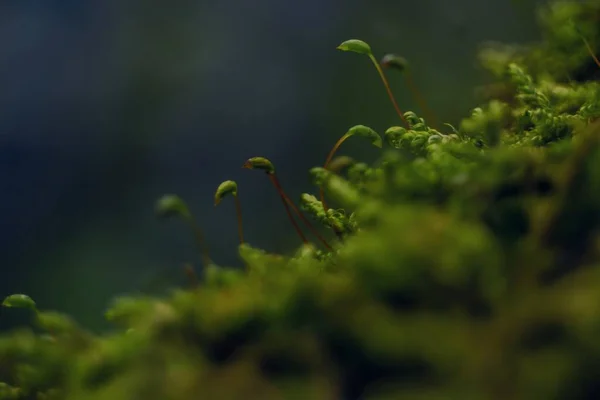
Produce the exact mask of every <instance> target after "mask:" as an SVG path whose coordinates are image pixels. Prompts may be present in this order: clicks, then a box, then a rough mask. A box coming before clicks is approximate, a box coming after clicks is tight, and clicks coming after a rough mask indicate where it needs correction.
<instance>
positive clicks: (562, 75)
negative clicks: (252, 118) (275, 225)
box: [0, 2, 600, 400]
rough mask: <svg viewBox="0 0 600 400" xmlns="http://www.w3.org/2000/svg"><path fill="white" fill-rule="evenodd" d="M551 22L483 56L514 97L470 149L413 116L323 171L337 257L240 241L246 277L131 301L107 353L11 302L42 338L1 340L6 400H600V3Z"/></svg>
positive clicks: (117, 311)
mask: <svg viewBox="0 0 600 400" xmlns="http://www.w3.org/2000/svg"><path fill="white" fill-rule="evenodd" d="M541 15H542V29H543V30H544V31H543V33H544V38H545V41H544V42H543V43H540V44H537V45H534V46H530V47H529V48H527V49H526V51H524V50H521V49H514V48H510V47H505V48H503V49H502V48H498V47H496V48H494V49H492V50H488V51H487V52H484V53H482V54H483V57H484V58H485V60H484V61H485V63H484V64H485V65H487V66H488V67H489V68H490V70H491V71H493V72H495V73H496V79H497V81H498V82H497V83H499V84H500V85H502V86H503V87H504V88H505V91H504V92H503V95H502V96H501V98H500V97H499V98H491V99H489V101H487V102H485V103H483V104H481V105H480V106H479V107H477V108H476V109H475V110H473V112H472V113H471V115H470V116H468V117H467V118H465V119H464V120H463V121H462V122H461V124H460V126H459V129H458V130H457V129H454V128H453V127H452V126H449V125H447V128H448V129H446V132H442V131H440V130H436V129H434V128H432V127H430V126H429V125H428V124H427V121H425V120H424V119H423V118H421V117H420V116H419V115H417V114H415V113H414V112H406V113H404V114H403V115H401V116H402V119H403V120H404V121H406V126H403V127H399V126H396V127H390V128H389V129H388V130H387V131H386V134H385V139H386V140H385V141H386V143H387V146H384V148H383V149H382V155H381V158H380V160H378V161H377V162H376V163H374V164H373V165H368V164H365V163H361V162H354V161H352V162H348V163H347V164H348V165H347V167H348V168H347V169H346V171H345V172H344V173H342V172H341V168H340V171H338V170H333V171H332V170H331V169H326V168H321V167H315V168H312V169H311V170H310V172H311V174H312V176H313V177H314V180H315V186H316V188H315V192H317V191H318V190H319V189H320V188H322V189H323V191H324V194H325V196H326V197H327V199H328V201H331V202H332V204H331V207H329V208H327V207H325V206H324V204H323V203H322V202H321V200H320V199H319V198H318V197H317V196H316V195H315V194H310V193H305V194H303V195H302V197H301V199H300V205H301V208H302V209H303V210H304V211H305V212H307V213H308V214H309V215H310V217H312V219H313V220H314V221H315V222H316V223H319V224H320V225H322V227H323V228H325V230H327V231H328V233H329V236H331V238H330V240H331V243H332V249H331V250H330V249H328V248H323V249H319V248H317V246H316V244H312V243H303V244H302V245H301V246H299V248H298V250H297V251H296V252H295V253H294V254H293V255H291V256H288V255H277V254H271V253H269V252H268V250H263V249H257V248H254V247H252V246H251V245H250V244H248V243H246V242H243V241H242V240H241V241H242V242H243V243H242V244H241V245H240V246H239V248H238V252H239V256H240V258H241V260H242V261H243V263H244V265H245V269H243V270H235V269H230V268H226V267H222V266H218V265H215V264H214V263H213V262H212V261H210V260H209V259H208V257H207V256H206V255H205V261H207V263H206V265H205V268H204V270H203V274H202V276H201V277H200V283H199V285H198V286H196V287H194V288H193V289H189V290H184V289H176V290H173V292H172V293H171V294H170V295H168V296H165V297H164V298H154V297H130V298H119V299H116V300H115V301H114V303H113V304H112V306H111V308H110V309H109V310H108V311H107V313H106V317H107V318H108V319H109V320H111V321H112V322H114V324H115V331H114V332H113V333H111V334H110V335H102V336H97V335H93V334H91V333H89V332H86V331H85V329H83V328H81V327H80V326H78V325H77V324H76V323H75V322H74V321H72V320H71V319H70V318H68V317H67V316H64V315H62V314H59V313H54V312H45V311H38V310H37V308H36V306H35V303H34V302H33V300H31V299H29V298H27V297H25V296H22V295H16V296H12V297H9V298H7V300H6V301H5V303H4V305H5V306H13V307H24V308H29V309H32V310H33V315H34V318H35V326H34V328H32V329H20V330H16V331H14V332H11V333H7V334H5V335H3V336H1V337H0V399H14V400H33V399H39V400H42V399H47V400H129V399H146V400H163V399H172V400H188V399H211V400H212V399H315V400H320V399H323V400H325V399H332V400H333V399H344V400H345V399H358V398H361V399H369V400H375V399H397V398H408V399H433V398H435V399H437V398H440V399H441V398H444V399H466V400H468V399H473V400H478V399H502V400H504V399H550V400H551V399H556V400H558V399H565V398H568V399H588V398H594V397H593V396H594V393H596V392H597V386H598V384H597V382H598V381H599V379H600V372H599V370H598V368H597V367H598V365H599V364H600V341H599V340H598V337H599V335H600V307H597V306H596V305H597V304H600V230H599V227H600V206H599V205H600V147H599V139H600V121H599V117H600V105H599V104H600V84H599V83H598V81H597V78H596V77H597V76H598V75H597V73H598V71H592V70H591V69H590V70H588V69H587V66H588V64H589V65H592V66H594V65H595V64H594V61H593V59H592V57H591V55H590V54H589V52H587V50H586V47H585V42H584V41H582V40H581V36H578V35H577V34H578V33H580V34H581V35H583V36H584V37H585V38H586V40H587V41H588V42H589V43H595V44H596V46H597V45H598V43H600V27H599V26H600V25H598V24H597V20H598V15H600V4H598V3H597V2H596V3H592V2H589V3H575V2H573V3H560V4H554V5H551V6H548V7H546V8H545V9H544V11H543V13H542V14H541ZM567 21H569V23H571V22H572V24H571V25H569V24H567ZM574 26H576V27H577V28H578V29H575V28H574ZM578 31H579V32H578ZM350 43H351V44H352V43H354V44H353V45H355V44H356V43H358V44H360V45H361V46H362V47H360V48H359V50H361V49H367V48H368V49H369V52H368V53H369V54H370V55H372V53H371V50H370V48H371V47H370V46H369V45H368V44H366V43H364V42H356V41H354V42H350ZM361 51H362V50H361ZM486 57H487V58H486ZM599 70H600V68H599ZM586 71H587V72H586ZM575 77H576V78H575ZM569 79H570V80H569ZM254 160H255V159H254ZM261 165H262V164H261ZM267 172H268V174H271V175H273V176H274V169H273V168H272V165H271V167H270V169H268V170H267ZM271 175H269V176H270V177H271ZM272 179H274V178H272ZM274 184H275V187H276V188H278V190H279V189H280V186H279V183H278V181H277V182H274ZM236 188H237V185H236ZM281 193H282V192H280V196H281V198H282V201H283V203H284V205H286V207H287V206H288V205H290V206H291V205H293V202H292V201H291V200H290V199H289V198H287V196H286V195H285V194H281ZM274 195H277V193H274ZM158 206H159V208H158V210H159V211H160V213H161V214H164V215H170V214H177V215H178V216H180V217H183V218H184V220H186V221H187V222H189V223H190V224H191V227H192V228H193V232H194V233H195V234H196V235H197V236H198V238H199V239H201V238H202V236H201V234H200V228H199V227H198V226H197V224H196V223H195V222H194V220H193V218H192V217H191V214H190V213H189V212H188V211H187V206H185V203H183V201H182V200H181V199H179V198H177V197H176V196H168V197H165V198H163V199H162V200H161V201H160V202H159V204H158ZM288 211H289V209H288ZM289 212H290V214H289V216H290V218H292V217H294V215H295V216H296V217H298V212H296V211H295V214H292V213H291V211H289ZM307 226H309V225H307ZM240 233H241V229H240ZM334 234H335V235H334ZM245 237H246V238H247V240H248V241H249V242H252V233H251V232H248V233H246V235H245ZM240 238H241V234H240ZM317 244H318V242H317ZM200 245H201V248H204V247H203V246H204V245H205V243H204V241H202V240H200ZM39 306H40V305H38V307H39ZM42 308H43V307H42ZM29 311H30V310H29ZM29 311H25V310H24V311H23V312H29Z"/></svg>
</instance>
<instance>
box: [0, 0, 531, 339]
mask: <svg viewBox="0 0 600 400" xmlns="http://www.w3.org/2000/svg"><path fill="white" fill-rule="evenodd" d="M534 6H535V4H534V2H532V1H521V2H517V1H509V0H489V1H476V0H455V1H448V0H419V1H414V0H413V1H404V0H402V1H391V0H369V1H358V0H318V1H317V0H305V1H302V2H293V1H277V0H252V1H249V0H219V1H209V0H199V1H192V0H174V1H169V2H165V1H159V0H89V1H80V0H57V1H49V0H44V1H41V0H1V1H0V193H1V197H0V221H1V222H0V251H1V253H0V254H1V258H0V265H1V268H2V275H1V277H0V295H2V296H4V295H7V294H10V293H16V292H23V293H27V294H30V295H31V296H32V297H33V298H35V299H36V301H37V302H38V304H39V306H40V307H41V308H44V309H58V310H61V311H64V312H67V313H70V314H72V315H74V316H75V317H76V318H77V319H78V320H79V321H81V323H82V324H84V325H86V326H88V327H90V328H93V329H100V328H103V327H104V322H103V319H102V312H103V310H104V309H105V307H106V306H107V304H108V302H109V301H110V299H111V298H112V297H113V296H115V295H118V294H120V293H125V292H136V291H142V292H143V291H153V290H160V289H161V288H166V287H168V286H170V285H172V284H176V282H178V281H180V280H181V279H180V275H182V265H183V263H185V262H191V263H193V264H194V266H195V267H196V268H200V267H201V263H200V257H199V255H198V253H197V251H196V248H195V246H194V242H193V237H192V235H191V234H190V232H189V231H188V229H186V227H185V226H184V225H183V224H182V223H179V222H178V221H159V220H157V218H156V217H155V214H154V203H155V200H156V199H157V198H158V197H159V196H161V195H162V194H165V193H176V194H178V195H180V196H181V197H182V198H184V199H185V200H186V201H187V202H188V204H189V205H190V207H191V209H192V211H193V212H194V214H195V215H196V217H197V219H198V220H199V222H200V224H201V226H202V227H203V229H204V230H205V231H206V234H207V239H208V244H209V246H210V252H211V257H212V258H213V259H214V260H215V261H216V262H217V263H218V264H220V265H227V266H232V267H239V266H240V261H239V260H238V257H237V253H236V248H237V244H238V242H237V240H238V237H237V232H236V227H235V213H234V205H233V203H232V202H230V201H224V202H223V204H221V205H220V206H219V207H218V208H215V207H214V205H213V194H214V190H215V189H216V187H217V185H218V184H219V183H220V182H221V181H223V180H226V179H233V180H236V181H237V182H238V184H239V191H240V192H239V195H240V199H241V201H242V203H243V214H244V222H245V235H246V239H247V240H248V241H249V242H250V243H251V244H253V245H256V246H259V247H262V248H265V249H267V250H269V251H273V252H290V251H293V249H294V248H295V246H296V245H298V239H297V237H296V236H295V235H294V232H293V230H292V228H291V226H290V225H289V223H288V221H287V220H286V218H285V217H286V216H285V213H284V210H283V208H282V206H281V203H280V199H279V198H278V197H277V195H276V193H275V192H274V190H273V188H272V187H271V186H270V184H269V182H268V180H267V179H265V178H264V176H262V174H259V173H257V172H255V171H248V170H243V169H242V168H241V166H242V164H243V162H244V161H245V160H246V159H248V158H249V157H252V156H265V157H268V158H270V159H271V160H272V161H273V163H274V164H275V166H276V168H277V170H278V174H279V176H280V179H281V182H282V184H283V185H284V187H285V188H286V190H287V191H288V192H289V194H290V195H292V196H293V197H294V198H297V197H298V196H299V195H300V194H301V193H302V192H305V191H312V190H314V188H313V187H312V186H311V183H310V180H309V176H308V174H307V170H308V169H309V168H310V167H313V166H316V165H319V164H322V163H323V161H324V159H325V156H326V154H327V152H328V150H329V149H330V147H331V145H332V144H333V143H334V142H335V140H336V139H337V138H338V137H339V136H340V135H341V134H343V133H344V132H345V131H346V129H347V128H348V127H350V126H352V125H355V124H365V125H369V126H371V127H373V128H374V129H376V130H378V131H383V130H385V129H386V128H387V127H388V126H391V125H396V124H398V121H397V116H396V115H395V113H394V111H393V108H392V106H391V105H390V103H389V101H388V98H387V97H386V94H385V91H384V89H383V86H382V85H381V82H380V81H379V77H378V76H377V74H376V72H375V70H374V69H373V66H372V65H370V63H369V61H368V59H366V58H363V57H361V56H358V55H356V54H350V53H341V52H338V51H336V50H335V47H336V46H337V45H338V44H339V43H340V42H342V41H343V40H346V39H350V38H360V39H363V40H365V41H367V42H368V43H370V44H371V46H372V48H373V50H374V52H375V53H376V56H378V57H380V56H383V55H384V54H385V53H386V52H393V53H398V54H401V55H403V56H404V57H406V58H407V59H408V60H409V62H410V65H411V68H412V72H413V77H414V80H415V82H416V84H417V86H418V87H419V89H420V90H421V91H422V92H423V94H424V96H425V97H426V99H427V101H428V102H429V103H430V106H431V108H433V110H435V113H436V116H437V118H438V119H439V120H442V121H444V122H449V123H452V124H457V123H458V121H459V120H460V118H461V117H463V116H465V115H466V114H467V113H468V112H469V110H470V109H471V108H472V107H474V106H475V105H476V104H477V99H476V98H475V97H474V96H473V89H474V87H475V86H476V85H478V84H480V83H482V82H484V81H485V79H486V76H485V74H484V72H483V71H482V70H481V68H479V67H478V66H477V63H476V58H475V57H476V51H477V49H478V48H479V45H480V44H481V43H482V42H485V41H501V42H509V43H512V42H527V41H530V40H535V39H536V38H537V29H536V26H535V25H534V21H535V14H534V11H533V9H534ZM388 77H389V79H390V81H391V84H392V86H393V90H394V91H395V93H396V95H397V98H398V101H399V103H400V105H401V107H402V108H403V109H405V110H407V109H408V110H415V111H417V112H418V111H419V109H418V108H417V104H415V103H414V101H413V99H412V98H411V96H410V95H409V93H408V92H407V90H406V87H405V86H404V81H403V79H402V77H401V76H400V75H398V74H394V73H392V71H390V72H389V73H388ZM359 142H360V141H359ZM361 144H362V143H352V141H349V142H348V143H347V145H345V146H344V150H342V151H341V153H343V154H348V155H352V156H353V157H359V158H360V157H365V158H371V157H373V156H374V155H375V152H374V150H373V149H371V148H369V147H368V146H367V147H365V146H361ZM227 200H230V199H227ZM1 319H2V318H0V320H1ZM4 324H5V323H4V322H0V326H4Z"/></svg>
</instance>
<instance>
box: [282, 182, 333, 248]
mask: <svg viewBox="0 0 600 400" xmlns="http://www.w3.org/2000/svg"><path fill="white" fill-rule="evenodd" d="M284 196H285V199H286V201H287V202H288V204H289V205H290V207H292V210H294V212H295V213H296V215H298V217H299V218H300V219H301V220H302V222H304V225H306V227H307V228H308V229H309V230H310V231H311V232H312V234H313V235H315V236H316V237H317V239H319V241H320V242H321V243H323V246H325V247H326V248H327V250H329V251H333V247H331V246H330V245H329V243H327V241H326V240H325V239H324V238H323V236H321V234H320V233H319V231H317V230H316V229H315V227H314V226H313V225H312V224H311V223H310V221H309V220H308V219H307V218H306V217H305V216H304V214H302V212H300V210H299V209H298V207H296V205H295V204H294V202H293V201H292V199H290V198H289V197H288V195H286V194H285V193H284Z"/></svg>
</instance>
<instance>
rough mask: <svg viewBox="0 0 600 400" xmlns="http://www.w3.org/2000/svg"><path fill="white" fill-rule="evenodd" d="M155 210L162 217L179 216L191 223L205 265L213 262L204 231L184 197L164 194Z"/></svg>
mask: <svg viewBox="0 0 600 400" xmlns="http://www.w3.org/2000/svg"><path fill="white" fill-rule="evenodd" d="M155 211H156V214H157V215H158V216H159V217H161V218H172V217H179V218H181V219H183V221H184V222H185V223H187V224H188V225H189V227H190V228H191V229H192V232H193V233H194V236H195V238H196V242H197V243H198V247H199V248H200V251H201V253H202V260H203V263H204V266H205V267H208V266H209V265H210V264H211V260H210V257H209V255H208V246H207V244H206V240H205V239H204V233H203V232H202V229H200V226H199V225H198V223H197V222H196V219H195V218H194V216H193V215H192V213H191V212H190V210H189V208H188V206H187V204H186V203H185V202H184V201H183V199H181V198H180V197H179V196H177V195H174V194H168V195H164V196H163V197H161V198H160V199H159V200H158V201H157V202H156V207H155Z"/></svg>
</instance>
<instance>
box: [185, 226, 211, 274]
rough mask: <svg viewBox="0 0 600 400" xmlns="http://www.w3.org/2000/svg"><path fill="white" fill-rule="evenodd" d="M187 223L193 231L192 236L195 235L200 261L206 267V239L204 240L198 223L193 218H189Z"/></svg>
mask: <svg viewBox="0 0 600 400" xmlns="http://www.w3.org/2000/svg"><path fill="white" fill-rule="evenodd" d="M189 223H190V226H191V228H192V231H193V232H194V236H195V237H196V243H198V247H199V248H200V252H201V253H202V263H203V264H204V267H205V268H206V267H208V266H209V265H210V257H209V255H208V246H207V245H206V240H204V234H203V233H202V230H201V229H200V226H198V223H197V222H196V221H195V220H194V219H193V218H190V219H189Z"/></svg>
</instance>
